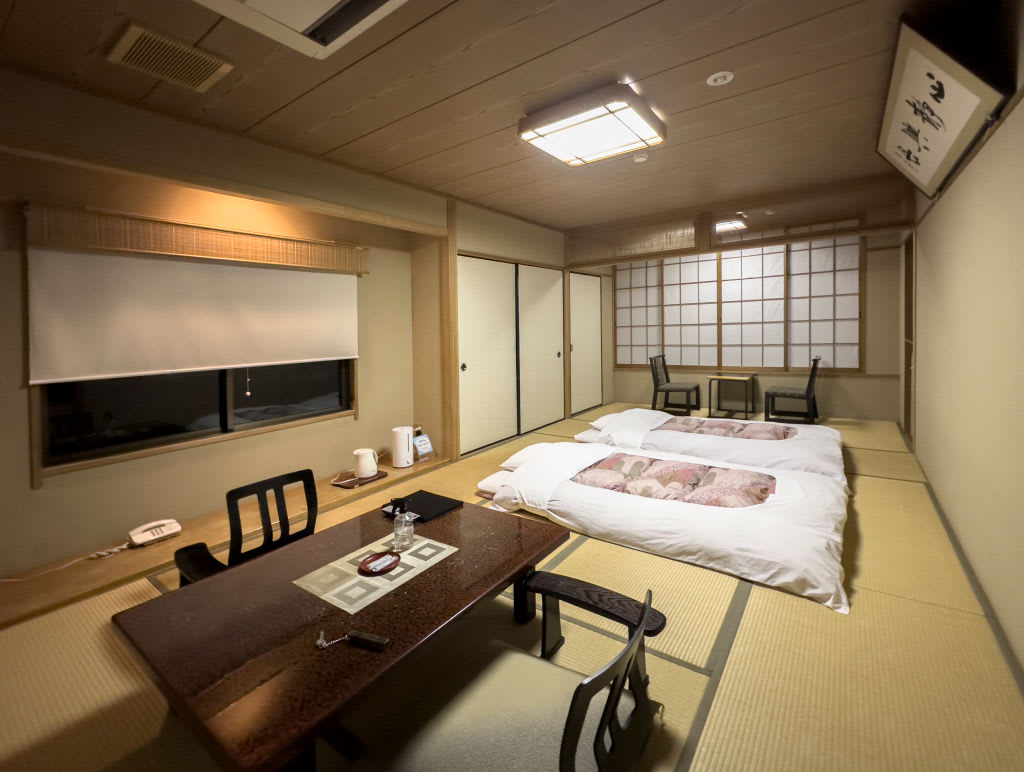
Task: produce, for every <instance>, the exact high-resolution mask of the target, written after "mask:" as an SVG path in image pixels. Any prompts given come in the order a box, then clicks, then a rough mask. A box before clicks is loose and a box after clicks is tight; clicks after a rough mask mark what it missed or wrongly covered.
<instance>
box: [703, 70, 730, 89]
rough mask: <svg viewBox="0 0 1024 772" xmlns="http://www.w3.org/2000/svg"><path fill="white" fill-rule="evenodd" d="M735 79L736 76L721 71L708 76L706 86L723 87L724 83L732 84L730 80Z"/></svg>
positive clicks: (726, 71)
mask: <svg viewBox="0 0 1024 772" xmlns="http://www.w3.org/2000/svg"><path fill="white" fill-rule="evenodd" d="M735 77H736V76H735V75H733V74H732V73H731V72H729V71H728V70H722V71H721V72H716V73H715V74H714V75H709V76H708V85H709V86H724V85H725V84H726V83H732V79H733V78H735Z"/></svg>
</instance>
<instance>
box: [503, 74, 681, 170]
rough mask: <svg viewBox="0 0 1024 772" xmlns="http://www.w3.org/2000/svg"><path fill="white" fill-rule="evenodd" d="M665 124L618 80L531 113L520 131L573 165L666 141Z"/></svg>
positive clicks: (559, 158)
mask: <svg viewBox="0 0 1024 772" xmlns="http://www.w3.org/2000/svg"><path fill="white" fill-rule="evenodd" d="M665 135H666V132H665V123H664V122H663V121H662V120H661V119H660V118H658V116H657V115H655V114H654V111H653V110H651V108H650V107H648V106H647V104H645V103H644V101H643V99H641V98H640V95H639V94H637V93H636V92H635V91H634V90H633V89H631V88H630V87H629V86H627V85H624V84H622V83H614V84H612V85H609V86H604V87H603V88H599V89H597V90H595V91H591V92H589V93H586V94H583V95H581V96H578V97H575V98H573V99H570V100H568V101H566V102H563V103H561V104H557V105H552V106H551V107H546V108H544V109H542V110H538V111H537V112H536V113H533V114H532V115H527V116H526V117H525V118H523V119H522V120H521V121H520V122H519V136H520V137H521V138H522V139H525V140H526V141H527V142H529V143H530V144H531V145H533V146H534V147H536V148H539V149H541V150H543V151H544V152H545V153H550V154H551V155H553V156H554V157H555V158H557V159H558V160H559V161H564V162H565V163H567V164H569V166H582V165H583V164H589V163H593V162H594V161H600V160H602V159H604V158H611V157H612V156H616V155H621V154H622V153H629V152H632V151H634V150H644V149H646V148H649V147H654V146H655V145H657V144H660V143H661V142H664V141H665Z"/></svg>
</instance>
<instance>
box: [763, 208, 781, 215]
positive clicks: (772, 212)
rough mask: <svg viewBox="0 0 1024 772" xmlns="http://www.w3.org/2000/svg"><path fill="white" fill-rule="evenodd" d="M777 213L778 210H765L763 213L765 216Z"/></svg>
mask: <svg viewBox="0 0 1024 772" xmlns="http://www.w3.org/2000/svg"><path fill="white" fill-rule="evenodd" d="M778 211H779V210H778V209H765V210H764V213H765V214H767V215H773V214H775V213H776V212H778Z"/></svg>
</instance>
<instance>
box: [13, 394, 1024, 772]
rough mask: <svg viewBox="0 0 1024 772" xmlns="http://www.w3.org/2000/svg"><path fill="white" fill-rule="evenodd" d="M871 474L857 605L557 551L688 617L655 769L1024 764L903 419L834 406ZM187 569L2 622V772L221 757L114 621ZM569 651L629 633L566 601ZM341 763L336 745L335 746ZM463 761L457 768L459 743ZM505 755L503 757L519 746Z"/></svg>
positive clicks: (856, 496)
mask: <svg viewBox="0 0 1024 772" xmlns="http://www.w3.org/2000/svg"><path fill="white" fill-rule="evenodd" d="M624 407H628V405H622V404H616V405H606V406H602V407H601V408H596V409H594V410H591V411H587V412H586V413H584V414H583V415H580V416H576V417H574V418H572V419H567V420H565V421H559V422H557V423H555V424H551V425H549V426H546V427H542V428H540V429H539V430H537V431H536V432H533V433H532V434H529V435H527V436H525V437H519V438H516V439H514V440H511V441H509V442H507V443H503V444H501V445H499V446H496V447H493V448H488V449H485V450H483V451H480V452H477V453H474V454H472V455H470V456H468V457H466V458H464V459H462V460H460V461H458V462H457V463H454V464H451V465H449V466H447V467H444V468H441V469H438V470H436V471H432V472H429V473H427V474H425V475H423V476H420V477H417V478H416V479H414V480H410V481H408V482H404V483H401V484H399V485H397V486H395V487H393V488H390V489H386V490H383V491H380V492H377V493H374V494H372V495H370V496H368V497H366V498H363V499H361V500H359V501H356V502H353V503H352V504H349V505H346V506H343V507H339V508H338V509H335V510H331V511H329V512H326V513H324V517H323V518H322V520H321V521H320V522H318V526H321V527H329V526H330V525H333V524H335V523H337V522H340V521H342V520H344V519H347V518H348V517H352V516H355V515H356V514H359V513H361V512H364V511H367V510H368V509H372V508H373V507H376V506H379V505H380V504H382V503H385V502H386V501H387V500H388V499H389V498H390V497H392V496H395V495H399V494H401V493H407V492H411V491H412V490H416V489H419V488H427V489H430V490H434V491H436V492H438V493H442V494H446V495H450V496H456V497H459V498H462V499H464V500H467V501H476V500H477V499H476V497H475V491H476V483H477V482H478V481H479V480H481V479H482V478H483V477H485V476H487V475H488V474H490V473H491V472H493V471H494V470H495V469H496V468H497V466H498V464H499V462H500V461H501V460H503V459H504V458H506V457H507V456H508V455H510V454H511V453H512V452H514V451H515V450H518V449H519V448H522V447H525V446H526V445H529V444H532V443H534V442H559V441H566V440H571V438H572V436H573V435H574V434H576V433H577V432H579V431H582V430H583V429H585V428H587V426H588V424H587V420H588V419H589V420H593V419H594V418H596V417H598V416H600V415H604V414H606V413H609V412H614V411H617V410H620V409H623V408H624ZM826 423H827V424H828V425H830V426H833V427H834V428H836V429H838V430H839V431H840V432H841V433H842V434H843V438H844V445H845V446H846V447H845V449H846V460H847V472H848V476H849V482H850V486H851V489H852V491H853V496H852V499H851V507H850V517H849V522H848V526H847V529H846V540H845V547H844V566H845V567H846V570H847V588H848V590H849V591H850V594H851V613H850V614H849V615H848V616H844V615H841V614H837V613H835V612H833V611H830V610H829V609H827V608H825V607H823V606H820V605H817V604H815V603H813V602H811V601H808V600H804V599H801V598H797V597H794V596H791V595H788V594H785V593H782V592H779V591H775V590H771V589H766V588H763V587H759V586H752V585H750V584H749V583H747V582H744V581H741V580H737V579H735V578H733V577H729V576H725V575H723V574H718V573H715V572H712V571H707V570H705V569H701V568H696V567H694V566H690V565H687V564H684V563H678V562H675V561H671V560H666V559H663V558H659V557H656V556H652V555H647V554H645V553H641V552H637V551H635V550H630V549H626V548H622V547H618V546H614V545H610V544H607V543H604V542H600V541H596V540H593V539H588V538H586V537H583V536H576V537H573V538H572V539H570V541H569V542H568V543H567V544H565V545H564V546H563V547H562V548H561V549H560V550H559V551H558V552H556V553H555V554H554V555H552V556H551V557H550V558H549V559H548V561H547V562H546V563H545V564H544V567H545V568H549V569H550V570H554V571H557V572H559V573H564V574H569V575H573V576H578V577H580V578H583V579H588V580H590V581H593V582H596V583H599V584H603V585H605V586H609V587H612V588H614V589H617V590H619V591H620V592H624V593H626V594H629V595H632V596H634V597H640V596H641V595H642V594H643V591H644V590H646V589H647V588H651V589H652V590H653V593H654V599H655V605H656V606H658V608H659V609H661V610H662V611H663V612H664V613H665V614H666V616H667V617H668V619H669V624H668V626H667V628H666V630H665V631H664V632H663V633H662V634H661V635H660V636H658V637H656V638H653V639H650V640H649V641H648V644H649V649H648V670H649V673H650V676H651V692H652V696H653V697H654V699H656V700H658V701H659V702H661V703H663V704H664V705H665V708H666V710H665V717H664V722H663V724H661V725H660V726H659V728H658V730H657V732H656V734H655V735H654V737H653V738H652V741H651V744H650V746H649V748H648V751H647V753H646V754H645V758H644V760H643V762H642V763H641V764H640V766H639V768H641V769H657V770H666V771H669V770H687V769H694V770H747V769H749V770H821V769H829V770H864V769H872V770H901V771H902V770H917V769H920V770H962V769H991V770H1004V769H1005V770H1014V769H1024V698H1022V695H1021V692H1020V690H1019V689H1018V686H1017V683H1016V681H1015V680H1014V676H1013V674H1012V672H1011V670H1010V668H1009V666H1008V664H1007V662H1006V661H1005V659H1004V657H1003V654H1002V652H1001V650H1000V647H999V644H998V642H997V640H996V638H995V636H994V634H993V632H992V628H991V626H990V624H989V621H988V620H987V619H986V618H985V615H984V611H983V607H982V605H981V604H980V603H979V601H978V599H977V597H976V596H975V593H974V591H973V589H972V586H971V584H970V581H969V580H968V578H967V576H966V574H965V572H964V570H963V567H962V566H961V564H960V562H959V560H958V558H957V555H956V553H955V551H954V548H953V546H952V544H951V542H950V539H949V536H948V535H947V533H946V530H945V528H944V526H943V524H942V521H941V519H940V517H939V515H938V513H937V512H936V510H935V508H934V505H933V504H932V501H931V498H930V496H929V494H928V490H927V485H926V482H925V479H924V475H923V474H922V473H921V470H920V467H919V466H918V465H917V462H916V460H915V459H914V457H913V455H912V454H911V453H909V452H908V451H907V448H906V445H905V444H904V442H903V438H902V435H901V434H900V433H899V430H898V429H897V427H896V426H895V424H892V423H889V422H882V421H855V420H842V419H840V420H831V421H828V422H826ZM175 584H176V576H174V574H173V572H166V573H165V574H164V575H162V576H158V577H157V576H154V577H151V578H150V580H141V581H136V582H133V583H130V584H126V585H124V586H123V587H120V588H118V589H116V590H113V591H111V592H108V593H105V594H103V595H100V596H98V597H95V598H91V599H89V600H86V601H82V602H79V603H76V604H73V605H71V606H68V607H66V608H64V609H60V610H58V611H55V612H52V613H50V614H47V615H44V616H41V617H37V618H35V619H31V620H29V621H27V622H24V623H22V624H19V625H15V626H13V627H9V628H7V629H5V630H0V652H2V653H3V657H4V662H5V676H4V678H3V679H2V680H0V770H4V771H6V770H53V769H76V770H94V769H111V768H113V769H125V770H134V769H154V770H158V769H167V770H170V769H205V768H210V767H211V765H212V762H211V761H210V759H209V756H208V755H207V754H206V753H205V751H203V750H202V748H201V747H200V746H199V745H198V743H197V742H196V741H195V740H194V738H193V737H192V735H191V733H190V732H189V731H188V730H187V728H186V727H184V725H183V724H182V723H181V722H180V721H179V720H178V719H176V718H175V717H174V716H173V715H172V714H170V713H169V711H168V710H167V706H166V703H165V702H164V700H163V698H162V697H161V696H160V694H159V692H158V691H157V690H156V687H155V686H154V685H153V684H152V682H151V681H150V680H149V679H148V677H147V676H146V675H145V674H144V672H143V671H142V669H141V668H140V667H139V666H138V664H137V663H136V661H135V659H134V657H133V656H132V655H131V654H130V652H129V651H128V650H127V649H126V647H125V645H124V643H123V642H122V641H121V640H120V639H119V638H118V637H117V636H116V635H115V634H114V631H113V627H112V625H111V623H110V621H109V619H110V615H111V614H112V613H114V612H115V611H117V610H119V609H121V608H126V607H128V606H130V605H133V604H135V603H138V602H142V601H144V600H145V599H147V598H148V597H152V596H153V595H154V594H155V593H156V592H158V591H170V590H171V589H172V588H173V587H174V586H175ZM563 619H564V623H563V627H564V630H565V635H566V645H565V646H564V647H563V649H562V650H561V651H560V652H559V654H558V655H557V656H558V662H559V663H560V664H562V665H563V666H565V667H569V668H571V669H574V670H577V671H579V672H590V671H592V670H593V669H595V668H596V667H598V666H599V665H600V664H601V663H602V662H603V661H606V660H607V659H608V658H610V657H611V655H612V654H613V653H614V651H615V650H616V648H617V647H619V646H620V645H621V641H622V640H624V638H623V637H622V631H621V630H616V629H615V626H614V625H611V624H609V623H607V622H606V621H605V620H603V619H601V618H600V617H596V616H594V615H591V614H588V613H586V612H581V611H578V610H575V609H572V608H570V607H563ZM466 621H467V624H466V625H463V626H462V627H463V628H464V629H465V630H466V631H467V632H465V633H463V634H462V635H464V636H466V637H465V639H464V640H462V643H461V644H460V645H472V641H473V640H475V639H476V638H477V637H481V636H485V637H498V638H501V639H503V640H507V641H508V642H509V643H511V644H512V645H517V646H521V647H523V648H527V649H532V650H536V648H537V635H538V627H539V625H528V626H526V627H518V626H515V625H513V624H511V623H510V622H509V614H508V599H507V598H505V597H503V598H499V599H497V600H496V601H494V603H492V604H490V605H486V606H484V607H482V608H481V609H479V610H478V611H477V612H474V616H473V617H472V621H473V623H472V624H468V622H470V621H471V620H466ZM324 757H325V761H324V765H325V766H324V768H328V767H331V766H332V765H333V762H334V761H336V759H332V757H331V756H330V754H329V753H327V754H324ZM453 768H458V765H457V760H454V759H453ZM495 769H500V761H499V762H496V764H495Z"/></svg>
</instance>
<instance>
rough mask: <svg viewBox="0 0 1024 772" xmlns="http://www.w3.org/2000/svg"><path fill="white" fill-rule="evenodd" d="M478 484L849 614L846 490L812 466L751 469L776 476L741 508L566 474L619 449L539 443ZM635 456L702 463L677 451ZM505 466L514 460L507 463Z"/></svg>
mask: <svg viewBox="0 0 1024 772" xmlns="http://www.w3.org/2000/svg"><path fill="white" fill-rule="evenodd" d="M528 450H529V452H528V453H524V452H522V451H521V452H520V453H517V454H516V455H515V456H513V457H512V458H510V459H509V460H508V461H506V462H505V464H503V466H505V467H506V469H504V470H503V471H501V472H497V473H495V474H493V475H491V476H489V477H487V478H486V479H484V480H482V481H481V482H480V484H479V487H480V489H481V490H485V491H488V492H491V493H493V494H494V504H496V505H498V506H499V507H501V508H502V509H507V510H516V509H526V510H529V511H531V512H534V513H536V514H539V515H543V516H546V517H548V518H550V519H551V520H553V521H555V522H558V523H561V524H562V525H565V526H566V527H568V528H571V529H572V530H575V531H579V532H580V533H585V534H588V535H590V536H594V537H596V538H599V539H604V540H606V541H611V542H614V543H616V544H622V545H624V546H627V547H634V548H636V549H641V550H644V551H646V552H651V553H654V554H656V555H662V556H664V557H668V558H673V559H675V560H682V561H686V562H687V563H694V564H695V565H699V566H704V567H705V568H711V569H714V570H717V571H724V572H726V573H729V574H733V575H734V576H738V577H740V578H742V579H748V580H750V581H752V582H759V583H761V584H765V585H768V586H771V587H778V588H780V589H783V590H787V591H789V592H792V593H794V594H796V595H802V596H804V597H807V598H810V599H812V600H815V601H818V602H819V603H823V604H824V605H826V606H828V607H829V608H832V609H835V610H836V611H839V612H840V613H844V614H845V613H848V612H849V603H848V601H847V597H846V592H845V590H844V589H843V568H842V564H841V563H840V558H841V555H842V546H843V527H844V525H845V523H846V503H847V492H846V487H845V485H844V484H843V483H841V482H840V481H838V480H833V479H831V478H829V477H826V476H824V475H820V474H814V473H811V472H794V471H787V470H779V469H766V468H756V467H750V466H746V465H741V464H733V463H728V462H720V463H719V462H716V465H719V466H723V467H734V468H743V469H754V470H755V471H758V472H763V473H765V474H770V475H772V476H773V477H775V478H776V486H775V492H774V493H773V494H772V495H770V496H769V497H768V499H767V500H766V501H765V502H764V503H762V504H756V505H754V506H750V507H736V508H730V507H712V506H706V505H703V504H690V503H686V502H680V501H670V500H663V499H652V498H646V497H643V496H635V495H632V494H628V493H619V492H617V491H610V490H605V489H602V488H594V487H591V486H587V485H581V484H579V483H575V482H572V480H571V478H572V477H573V476H574V475H575V474H577V473H578V472H580V471H581V470H583V469H585V468H587V467H588V466H590V465H591V464H595V463H597V462H598V461H600V460H601V459H603V458H605V457H606V456H608V455H610V454H612V453H617V452H622V449H621V448H616V447H612V446H610V445H601V444H577V443H570V442H560V443H538V444H537V445H533V446H531V447H530V448H529V449H528ZM632 452H633V453H634V454H636V455H642V456H649V457H651V458H658V459H673V460H679V461H689V462H692V463H707V460H706V459H702V458H696V457H691V456H684V455H680V454H676V453H666V452H659V451H647V450H637V449H633V450H632ZM509 466H512V467H514V469H512V470H510V469H509V468H507V467H509Z"/></svg>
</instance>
